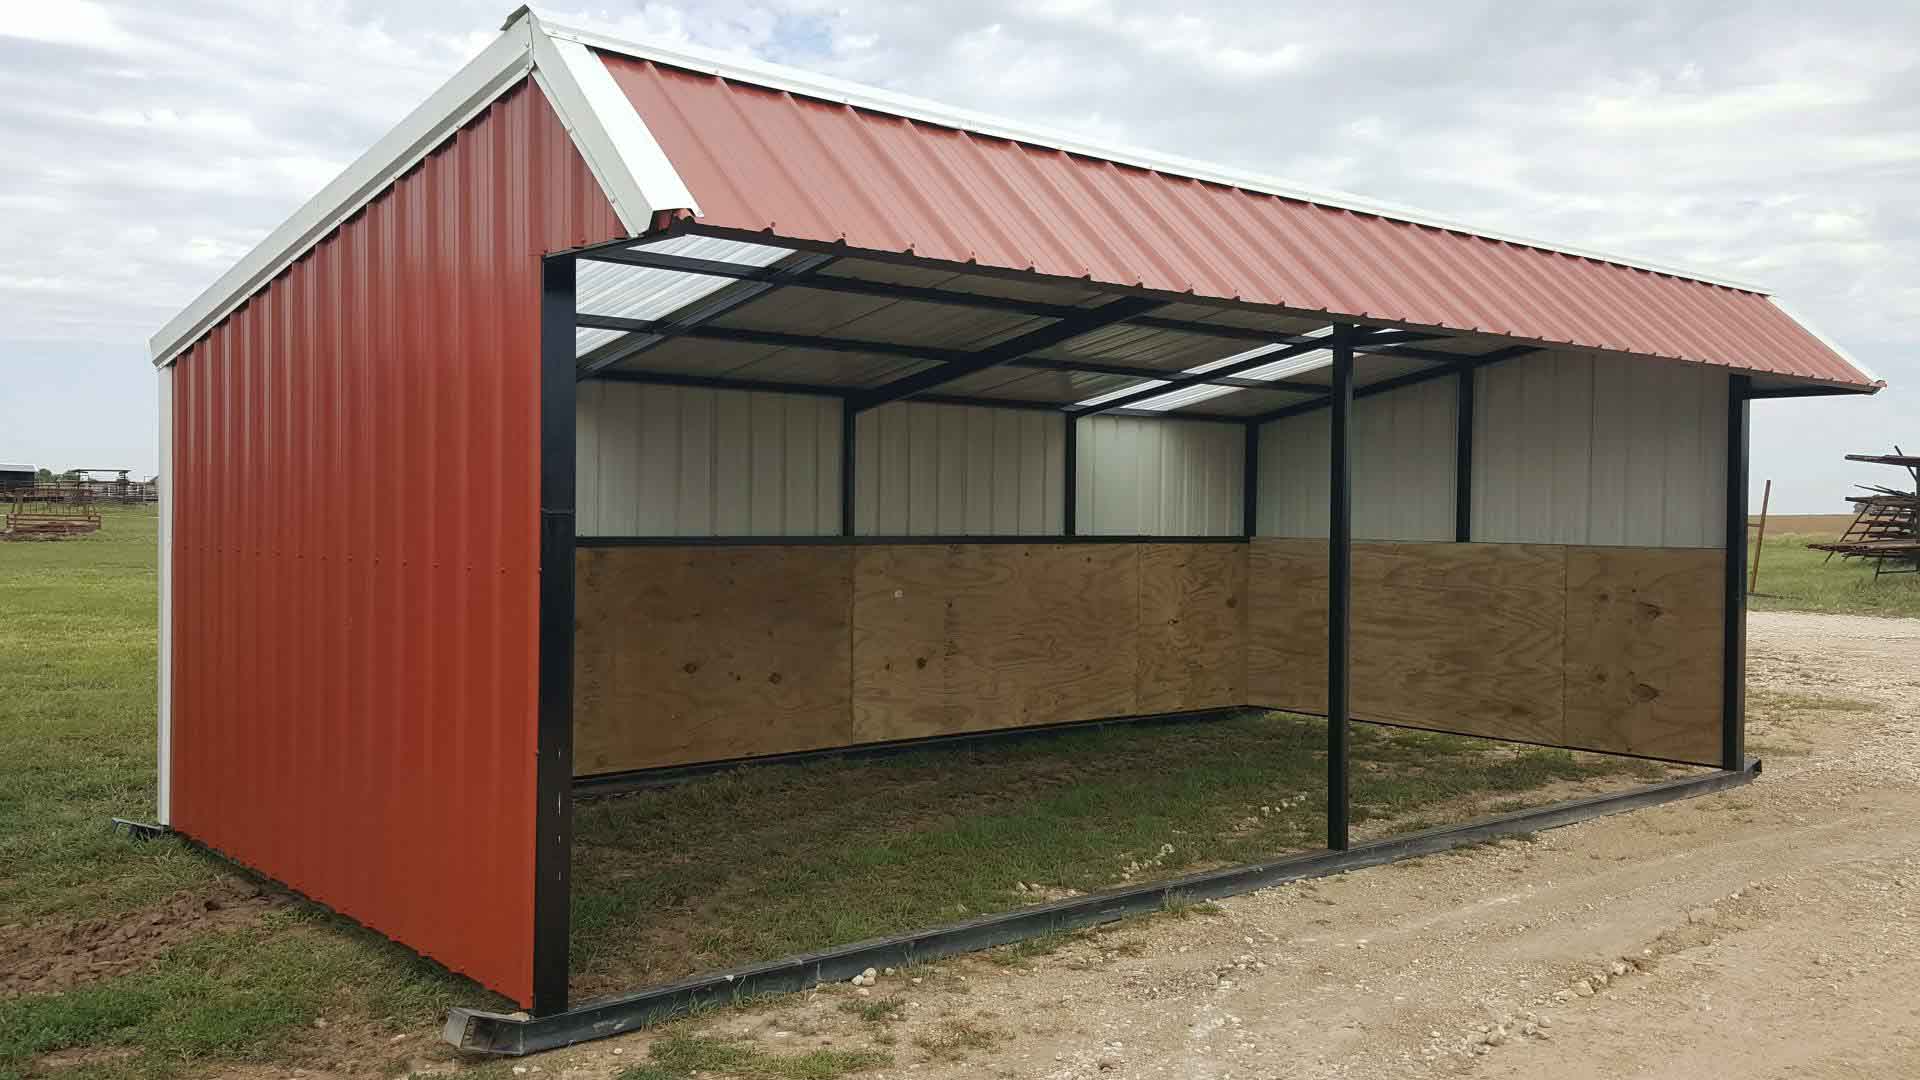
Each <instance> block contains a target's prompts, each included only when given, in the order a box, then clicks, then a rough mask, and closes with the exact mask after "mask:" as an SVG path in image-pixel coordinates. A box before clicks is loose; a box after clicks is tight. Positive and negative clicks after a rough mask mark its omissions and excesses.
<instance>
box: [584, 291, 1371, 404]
mask: <svg viewBox="0 0 1920 1080" xmlns="http://www.w3.org/2000/svg"><path fill="white" fill-rule="evenodd" d="M1072 310H1075V311H1079V310H1080V309H1078V308H1075V309H1072ZM575 323H576V325H578V326H580V327H583V328H585V329H589V330H625V331H628V332H630V333H634V334H640V335H647V336H649V337H651V336H654V335H668V334H671V335H677V336H680V337H686V338H694V339H697V340H701V341H726V342H732V343H735V344H741V345H764V346H766V347H768V348H773V349H811V350H813V351H816V352H837V353H855V354H862V355H868V356H897V357H900V358H901V359H905V360H929V361H934V362H938V363H949V362H955V361H964V360H967V359H969V358H971V357H972V356H973V355H974V354H972V353H969V352H966V351H964V350H960V349H943V348H938V347H935V346H929V345H903V344H901V343H899V342H895V341H869V340H865V339H861V338H840V337H821V336H818V335H814V334H789V333H784V332H782V331H778V330H750V329H746V328H743V327H737V326H698V325H695V326H685V327H679V328H675V327H671V326H669V325H667V324H666V323H664V322H661V321H657V320H648V319H628V318H622V317H620V316H615V315H592V314H584V313H583V314H580V315H577V316H575ZM1263 340H1265V341H1266V342H1267V343H1268V344H1272V343H1273V339H1272V338H1271V337H1267V338H1265V339H1263ZM1396 351H1397V350H1396ZM1271 360H1272V358H1271V357H1269V358H1268V359H1267V361H1266V362H1271ZM1003 366H1005V367H1016V368H1027V369H1031V370H1034V371H1074V372H1080V373H1083V374H1088V375H1120V376H1124V377H1126V378H1131V379H1171V378H1176V377H1182V376H1183V373H1182V372H1180V371H1178V370H1168V369H1165V368H1150V367H1140V366H1138V365H1131V364H1109V363H1104V362H1100V361H1089V360H1060V359H1055V358H1053V357H1048V356H1020V357H1014V358H1013V359H1010V360H1008V361H1007V362H1006V363H1005V364H1004V365H1003ZM1189 381H1192V382H1196V383H1206V384H1211V385H1215V386H1231V387H1234V388H1236V389H1241V390H1287V391H1292V392H1294V393H1302V394H1318V393H1324V392H1325V391H1326V387H1325V386H1323V385H1321V384H1319V383H1310V382H1294V381H1289V380H1285V379H1281V380H1275V381H1263V380H1260V379H1241V378H1235V377H1234V376H1232V375H1227V374H1223V373H1221V372H1217V371H1216V372H1208V373H1206V374H1204V375H1195V376H1191V377H1190V378H1189Z"/></svg>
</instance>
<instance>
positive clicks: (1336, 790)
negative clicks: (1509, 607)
mask: <svg viewBox="0 0 1920 1080" xmlns="http://www.w3.org/2000/svg"><path fill="white" fill-rule="evenodd" d="M1351 335H1352V330H1351V328H1349V327H1345V326H1339V327H1335V328H1334V331H1333V392H1332V393H1331V394H1330V395H1328V396H1329V397H1330V398H1331V401H1332V406H1333V419H1332V423H1331V424H1330V425H1328V426H1329V429H1330V435H1329V438H1330V441H1331V445H1330V447H1329V452H1328V454H1327V459H1328V461H1329V462H1330V467H1331V469H1332V475H1331V477H1330V482H1329V484H1328V489H1327V490H1328V502H1327V849H1328V850H1330V851H1345V850H1347V846H1348V843H1349V840H1350V837H1349V835H1348V822H1347V818H1348V811H1349V810H1350V804H1351V799H1350V797H1349V794H1348V791H1347V778H1348V773H1349V769H1350V763H1349V761H1348V753H1347V735H1348V731H1349V723H1348V721H1349V720H1350V717H1349V715H1348V708H1347V705H1348V698H1349V694H1350V692H1351V690H1352V685H1353V683H1352V675H1351V672H1350V670H1349V667H1348V664H1347V659H1348V656H1347V653H1348V649H1349V648H1350V647H1351V646H1352V641H1353V635H1352V632H1351V626H1352V609H1353V462H1352V451H1353V422H1352V421H1353V338H1352V336H1351Z"/></svg>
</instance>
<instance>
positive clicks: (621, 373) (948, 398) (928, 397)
mask: <svg viewBox="0 0 1920 1080" xmlns="http://www.w3.org/2000/svg"><path fill="white" fill-rule="evenodd" d="M588 378H589V379H593V380H598V381H601V382H621V383H640V384H644V385H652V386H691V387H696V388H699V389H706V390H744V391H750V392H754V393H766V394H811V395H814V396H816V397H831V398H840V399H842V400H844V399H846V398H849V397H852V396H853V395H854V394H855V393H858V392H859V390H860V387H857V386H824V385H821V384H819V383H792V382H776V381H774V380H771V379H737V378H733V377H731V376H727V375H693V374H687V373H683V372H677V371H633V370H629V369H626V368H615V369H612V370H609V371H601V372H597V373H595V374H593V375H591V376H588ZM914 400H915V401H920V402H925V403H927V404H929V405H967V406H971V407H973V408H978V409H1009V410H1012V411H1015V412H1045V413H1058V414H1062V415H1064V414H1066V412H1067V408H1066V405H1065V404H1064V403H1062V402H1057V401H1034V400H1032V399H1029V398H998V397H981V396H978V395H972V394H921V395H919V396H918V397H915V398H914ZM1114 415H1116V416H1139V417H1146V418H1149V419H1177V420H1206V421H1210V422H1213V423H1218V424H1238V423H1241V422H1242V421H1244V420H1245V419H1246V418H1245V417H1242V416H1235V415H1231V414H1228V413H1210V412H1180V413H1167V412H1162V411H1159V410H1155V409H1122V410H1119V411H1117V412H1116V413H1114Z"/></svg>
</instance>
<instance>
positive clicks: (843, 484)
mask: <svg viewBox="0 0 1920 1080" xmlns="http://www.w3.org/2000/svg"><path fill="white" fill-rule="evenodd" d="M859 436H860V414H859V413H857V412H855V411H854V410H853V402H852V401H851V400H850V399H848V398H844V397H843V398H841V399H840V535H841V536H852V535H853V509H854V507H853V500H854V494H855V492H854V486H853V480H854V476H853V470H854V453H853V452H854V451H855V450H856V449H858V448H859V443H860V437H859Z"/></svg>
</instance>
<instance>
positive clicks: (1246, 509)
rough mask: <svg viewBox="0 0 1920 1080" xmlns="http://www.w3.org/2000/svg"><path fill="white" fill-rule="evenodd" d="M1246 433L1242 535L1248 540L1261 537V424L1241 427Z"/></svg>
mask: <svg viewBox="0 0 1920 1080" xmlns="http://www.w3.org/2000/svg"><path fill="white" fill-rule="evenodd" d="M1240 430H1242V431H1244V432H1246V438H1245V445H1244V446H1243V447H1242V448H1241V449H1242V450H1244V451H1245V454H1246V460H1245V461H1244V462H1243V463H1242V464H1241V466H1240V535H1241V536H1244V537H1246V538H1247V539H1248V540H1251V539H1253V538H1254V537H1256V536H1258V535H1260V423H1259V421H1257V420H1256V421H1249V422H1248V423H1246V424H1244V425H1242V426H1241V429H1240Z"/></svg>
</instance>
